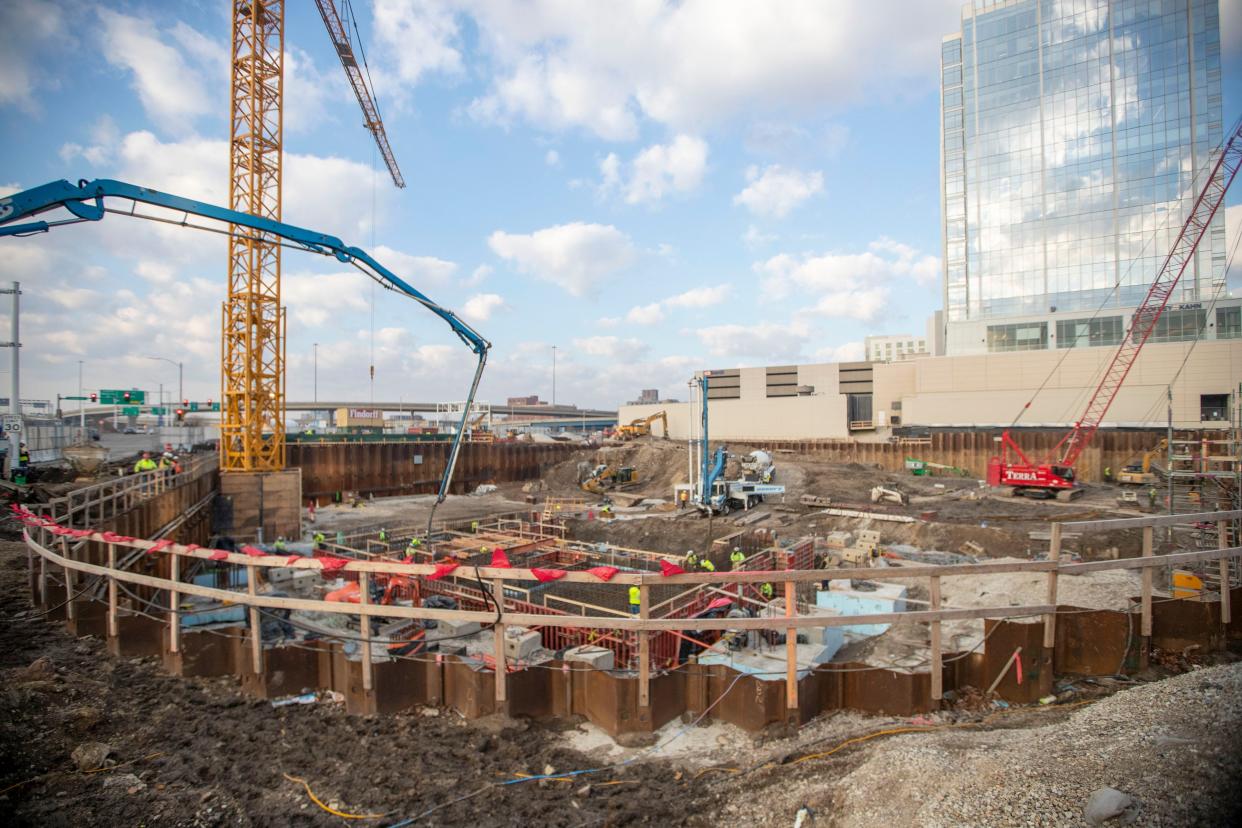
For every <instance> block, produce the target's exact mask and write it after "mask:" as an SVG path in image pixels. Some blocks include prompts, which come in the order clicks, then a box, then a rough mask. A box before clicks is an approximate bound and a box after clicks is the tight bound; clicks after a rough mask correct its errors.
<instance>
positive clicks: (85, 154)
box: [60, 114, 121, 167]
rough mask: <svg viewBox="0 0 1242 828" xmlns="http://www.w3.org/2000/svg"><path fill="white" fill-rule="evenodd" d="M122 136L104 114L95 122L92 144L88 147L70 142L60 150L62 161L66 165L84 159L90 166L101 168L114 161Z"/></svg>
mask: <svg viewBox="0 0 1242 828" xmlns="http://www.w3.org/2000/svg"><path fill="white" fill-rule="evenodd" d="M120 140H121V134H120V131H119V130H117V128H116V122H115V121H113V120H112V117H111V116H109V115H107V114H104V115H100V116H99V119H98V120H96V121H95V123H94V125H93V126H92V127H91V131H90V143H89V144H88V145H86V146H82V145H81V144H76V143H73V142H69V143H67V144H64V145H63V146H62V147H61V148H60V160H62V161H64V162H65V163H66V164H69V163H72V162H73V161H75V160H76V159H78V158H82V159H84V160H85V161H86V163H88V164H92V165H94V166H97V167H98V166H101V165H103V164H108V163H110V162H111V161H112V158H113V155H114V154H115V153H116V148H117V145H118V144H119V143H120Z"/></svg>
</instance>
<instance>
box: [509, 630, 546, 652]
mask: <svg viewBox="0 0 1242 828" xmlns="http://www.w3.org/2000/svg"><path fill="white" fill-rule="evenodd" d="M542 646H543V637H542V636H541V635H539V633H537V632H532V631H530V630H528V629H526V628H525V627H510V628H509V629H507V630H505V658H511V659H514V660H518V659H527V658H530V657H531V655H533V654H534V652H535V650H538V649H539V648H540V647H542Z"/></svg>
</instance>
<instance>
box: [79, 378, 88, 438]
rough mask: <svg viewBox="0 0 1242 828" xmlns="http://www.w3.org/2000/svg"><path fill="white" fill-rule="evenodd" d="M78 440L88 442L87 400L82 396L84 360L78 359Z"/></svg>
mask: <svg viewBox="0 0 1242 828" xmlns="http://www.w3.org/2000/svg"><path fill="white" fill-rule="evenodd" d="M78 440H80V441H81V442H83V443H85V442H86V400H84V399H83V398H82V360H80V359H79V360H78Z"/></svg>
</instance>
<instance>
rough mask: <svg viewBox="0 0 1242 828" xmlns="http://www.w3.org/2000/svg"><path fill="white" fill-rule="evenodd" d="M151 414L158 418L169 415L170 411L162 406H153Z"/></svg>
mask: <svg viewBox="0 0 1242 828" xmlns="http://www.w3.org/2000/svg"><path fill="white" fill-rule="evenodd" d="M151 413H152V414H155V415H156V416H162V415H164V414H167V413H168V409H167V408H164V407H162V406H158V405H153V406H151Z"/></svg>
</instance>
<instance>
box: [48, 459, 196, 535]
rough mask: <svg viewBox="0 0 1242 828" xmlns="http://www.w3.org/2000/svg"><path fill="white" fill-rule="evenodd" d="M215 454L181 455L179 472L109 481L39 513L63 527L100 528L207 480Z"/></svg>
mask: <svg viewBox="0 0 1242 828" xmlns="http://www.w3.org/2000/svg"><path fill="white" fill-rule="evenodd" d="M219 465H220V464H219V460H218V458H217V456H216V454H215V452H203V453H198V454H191V455H186V456H183V458H182V460H181V463H180V471H177V472H174V471H173V469H172V468H163V469H159V468H157V469H154V470H152V471H145V472H137V473H135V474H128V475H125V476H123V477H115V478H110V479H108V480H104V481H102V482H100V483H94V484H92V485H90V486H83V487H81V488H78V489H74V490H72V491H70V492H69V493H68V494H66V495H64V496H63V497H59V498H56V499H55V500H52V501H50V502H49V503H48V504H47V505H46V506H45V507H43V511H44V512H45V513H46V514H47V516H48V517H50V518H51V519H52V520H54V521H56V522H57V523H60V524H62V525H65V526H100V525H106V524H107V523H108V522H110V521H113V520H115V519H116V518H118V517H119V516H120V515H122V514H123V513H125V512H128V511H130V510H132V509H134V508H135V507H136V506H139V505H142V504H144V503H147V502H148V501H150V500H151V499H152V498H156V497H159V496H161V495H163V494H165V493H166V492H169V491H171V490H173V489H176V488H179V487H182V486H187V485H190V484H192V483H194V482H195V481H198V480H201V479H203V478H209V477H211V476H212V475H214V474H215V472H216V471H217V469H218V468H219Z"/></svg>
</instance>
